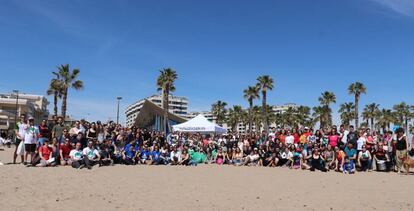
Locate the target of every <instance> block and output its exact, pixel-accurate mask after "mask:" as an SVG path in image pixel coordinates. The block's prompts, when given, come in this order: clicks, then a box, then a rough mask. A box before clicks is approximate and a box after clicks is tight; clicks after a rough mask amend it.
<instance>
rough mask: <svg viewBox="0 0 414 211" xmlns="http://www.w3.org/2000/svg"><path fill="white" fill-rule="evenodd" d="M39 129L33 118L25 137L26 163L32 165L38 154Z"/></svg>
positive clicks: (30, 120)
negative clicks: (28, 158) (36, 153)
mask: <svg viewBox="0 0 414 211" xmlns="http://www.w3.org/2000/svg"><path fill="white" fill-rule="evenodd" d="M39 135H40V133H39V128H38V127H37V126H35V125H34V119H33V117H30V118H29V125H28V127H27V130H26V134H25V136H24V149H25V154H24V163H25V164H27V163H32V161H33V158H34V156H35V152H36V146H37V142H38V138H39ZM29 155H30V161H27V157H28V156H29Z"/></svg>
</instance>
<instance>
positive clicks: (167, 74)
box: [157, 68, 178, 132]
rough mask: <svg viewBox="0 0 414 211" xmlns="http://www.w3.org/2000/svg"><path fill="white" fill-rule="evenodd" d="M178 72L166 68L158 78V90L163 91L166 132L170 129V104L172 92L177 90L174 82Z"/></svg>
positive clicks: (164, 128) (164, 127) (163, 127)
mask: <svg viewBox="0 0 414 211" xmlns="http://www.w3.org/2000/svg"><path fill="white" fill-rule="evenodd" d="M177 78H178V76H177V72H175V70H173V69H171V68H164V69H162V70H160V75H159V76H158V78H157V87H158V91H162V109H163V110H164V114H163V126H162V129H163V130H164V132H167V130H168V109H169V108H168V105H169V96H170V92H174V91H175V85H174V82H175V80H177Z"/></svg>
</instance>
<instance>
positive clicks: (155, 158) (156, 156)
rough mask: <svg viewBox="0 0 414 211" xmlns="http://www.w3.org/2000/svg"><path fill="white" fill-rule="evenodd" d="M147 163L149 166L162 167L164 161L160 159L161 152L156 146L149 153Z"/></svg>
mask: <svg viewBox="0 0 414 211" xmlns="http://www.w3.org/2000/svg"><path fill="white" fill-rule="evenodd" d="M149 163H150V164H151V165H160V164H161V165H163V164H164V160H163V159H162V158H161V152H160V149H159V147H158V145H155V146H154V150H153V151H152V152H150V160H149Z"/></svg>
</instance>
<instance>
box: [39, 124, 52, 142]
mask: <svg viewBox="0 0 414 211" xmlns="http://www.w3.org/2000/svg"><path fill="white" fill-rule="evenodd" d="M39 132H40V134H39V145H38V147H42V146H43V143H44V142H45V141H46V140H48V141H49V140H50V130H49V126H48V125H47V120H46V119H44V120H42V123H41V124H40V126H39Z"/></svg>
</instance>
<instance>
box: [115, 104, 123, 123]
mask: <svg viewBox="0 0 414 211" xmlns="http://www.w3.org/2000/svg"><path fill="white" fill-rule="evenodd" d="M116 99H117V100H118V107H117V110H116V124H117V125H118V124H119V102H120V101H121V100H122V97H117V98H116Z"/></svg>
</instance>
